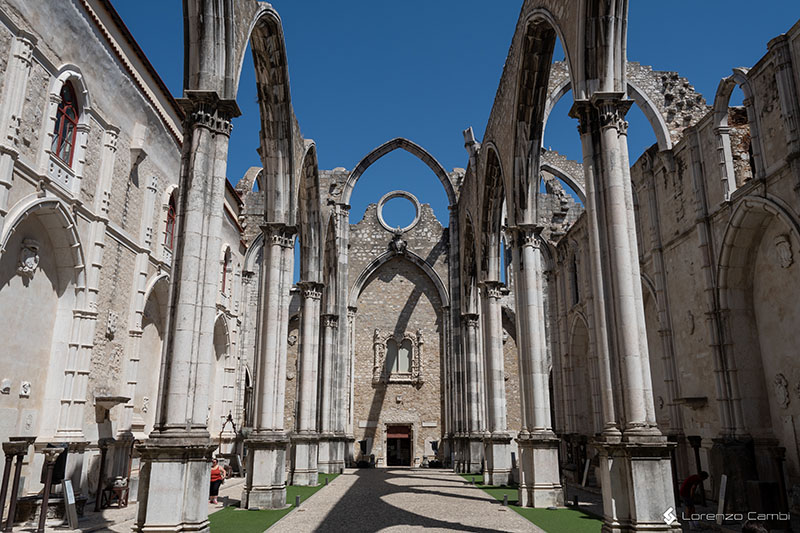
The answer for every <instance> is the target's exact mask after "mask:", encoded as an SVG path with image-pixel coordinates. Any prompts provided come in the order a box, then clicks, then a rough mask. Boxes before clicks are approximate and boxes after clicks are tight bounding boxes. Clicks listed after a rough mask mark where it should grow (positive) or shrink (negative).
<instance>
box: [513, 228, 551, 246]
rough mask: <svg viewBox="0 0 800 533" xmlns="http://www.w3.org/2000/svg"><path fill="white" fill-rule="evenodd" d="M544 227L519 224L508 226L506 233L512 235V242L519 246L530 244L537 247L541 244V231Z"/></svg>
mask: <svg viewBox="0 0 800 533" xmlns="http://www.w3.org/2000/svg"><path fill="white" fill-rule="evenodd" d="M543 230H544V227H542V226H538V225H535V224H520V225H518V226H515V227H511V228H508V230H507V233H508V234H509V235H511V236H513V240H514V244H515V245H516V246H519V247H520V248H524V247H526V246H530V247H531V248H539V247H540V246H541V244H542V231H543Z"/></svg>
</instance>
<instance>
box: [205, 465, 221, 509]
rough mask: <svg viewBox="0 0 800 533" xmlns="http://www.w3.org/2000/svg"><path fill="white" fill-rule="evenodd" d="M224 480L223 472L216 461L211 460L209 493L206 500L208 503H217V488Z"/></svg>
mask: <svg viewBox="0 0 800 533" xmlns="http://www.w3.org/2000/svg"><path fill="white" fill-rule="evenodd" d="M224 479H225V470H224V469H223V468H222V467H221V466H220V465H219V462H218V461H217V460H216V459H212V460H211V492H210V496H209V498H208V503H218V502H217V496H218V495H219V486H220V485H222V481H223V480H224Z"/></svg>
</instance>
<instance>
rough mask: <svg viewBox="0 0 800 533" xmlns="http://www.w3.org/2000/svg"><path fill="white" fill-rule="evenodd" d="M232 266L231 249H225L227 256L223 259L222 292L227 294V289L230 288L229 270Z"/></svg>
mask: <svg viewBox="0 0 800 533" xmlns="http://www.w3.org/2000/svg"><path fill="white" fill-rule="evenodd" d="M230 266H231V251H230V249H227V250H225V256H224V258H223V260H222V294H227V293H226V290H227V288H228V270H230Z"/></svg>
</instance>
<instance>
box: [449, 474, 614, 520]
mask: <svg viewBox="0 0 800 533" xmlns="http://www.w3.org/2000/svg"><path fill="white" fill-rule="evenodd" d="M461 477H463V478H464V479H466V480H467V481H468V482H472V480H473V478H474V479H475V486H476V487H478V488H479V489H482V490H483V491H484V492H486V493H487V494H489V495H490V496H492V497H493V498H495V499H496V500H498V501H501V502H502V501H503V495H508V506H509V507H510V508H511V509H513V510H514V511H516V512H517V513H518V514H519V515H521V516H522V517H524V518H525V519H527V520H528V521H530V522H533V523H534V524H536V525H537V526H539V527H540V528H542V529H544V530H545V531H547V533H599V531H600V529H601V528H602V526H603V521H602V520H601V519H599V518H598V517H596V516H595V515H593V514H590V513H587V512H585V511H581V510H578V509H570V508H566V509H564V508H562V509H555V510H548V509H534V508H532V507H520V506H519V505H517V503H519V493H518V492H517V487H516V486H511V487H509V486H502V487H497V486H491V485H484V484H483V483H481V481H482V480H483V476H482V475H480V474H461Z"/></svg>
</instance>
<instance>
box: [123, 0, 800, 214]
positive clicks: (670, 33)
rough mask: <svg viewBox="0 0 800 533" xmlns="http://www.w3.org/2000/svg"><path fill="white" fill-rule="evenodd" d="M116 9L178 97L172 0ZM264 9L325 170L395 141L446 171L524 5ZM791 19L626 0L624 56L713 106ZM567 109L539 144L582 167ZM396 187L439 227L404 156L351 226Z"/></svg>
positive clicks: (747, 7) (795, 9) (253, 127)
mask: <svg viewBox="0 0 800 533" xmlns="http://www.w3.org/2000/svg"><path fill="white" fill-rule="evenodd" d="M113 2H114V5H115V6H116V8H117V10H118V11H119V12H120V14H121V16H122V18H123V20H125V22H126V24H127V25H128V27H129V28H130V30H131V32H132V33H133V35H134V36H135V37H136V39H137V40H138V42H139V44H140V45H141V46H142V48H143V49H144V51H145V53H147V54H148V56H149V58H150V60H151V62H152V63H153V65H154V66H155V67H156V69H157V70H158V71H159V73H160V74H161V77H162V78H163V79H164V81H165V82H166V84H167V86H168V87H169V88H170V90H171V91H172V92H173V94H174V95H176V96H180V95H181V93H182V90H183V89H182V84H183V36H182V31H183V24H182V12H181V2H179V1H178V0H169V1H164V0H113ZM273 5H274V6H275V8H276V9H277V10H278V12H279V13H280V14H281V17H282V19H283V24H284V32H285V36H286V45H287V53H288V57H289V75H290V83H291V92H292V101H293V105H294V110H295V113H296V115H297V117H298V120H299V122H300V127H301V129H302V132H303V135H304V136H305V137H306V138H311V139H314V140H315V141H316V143H317V148H318V153H319V164H320V168H323V169H331V168H334V167H340V166H341V167H345V168H347V169H352V168H353V167H354V166H355V165H356V164H357V163H358V162H359V161H360V160H361V158H362V157H363V156H364V155H366V154H367V153H368V152H369V151H370V150H372V149H373V148H375V147H377V146H379V145H380V144H382V143H384V142H385V141H387V140H389V139H392V138H394V137H408V138H409V139H411V140H413V141H414V142H416V143H418V144H420V145H422V146H423V147H424V148H426V149H427V150H428V151H430V153H431V154H432V155H433V156H434V157H436V158H437V159H438V160H439V162H441V163H442V165H443V166H444V167H445V169H447V170H450V169H452V168H454V167H462V168H463V167H466V165H467V153H466V151H465V150H464V147H463V137H462V135H461V131H462V130H463V129H465V128H467V127H469V126H472V127H473V128H474V129H475V133H476V135H477V137H478V139H479V140H480V139H481V138H482V136H483V131H484V129H485V127H486V121H487V119H488V117H489V112H490V110H491V106H492V103H493V100H494V96H495V92H496V90H497V86H498V83H499V80H500V74H501V71H502V68H503V62H504V61H505V58H506V55H507V53H508V47H509V44H510V42H511V37H512V35H513V32H514V29H515V26H516V21H517V17H518V16H519V10H520V7H521V5H522V1H521V0H513V1H512V0H497V1H494V2H477V1H475V0H458V1H456V0H447V1H445V0H437V1H435V2H434V1H431V0H410V1H407V2H404V3H402V4H401V3H397V2H376V1H374V0H373V1H369V2H368V1H366V0H353V1H347V2H322V1H318V2H311V1H308V0H306V1H298V0H275V1H274V2H273ZM755 6H758V7H755ZM401 7H402V9H401ZM798 18H800V2H798V1H797V0H770V1H769V2H765V3H762V4H754V3H753V2H752V1H744V0H702V1H697V0H673V1H671V2H653V1H647V0H632V1H631V6H630V19H629V25H628V58H629V60H632V61H639V62H641V63H643V64H646V65H652V66H653V67H654V68H656V69H658V70H677V71H678V72H680V74H681V75H683V76H685V77H687V78H688V79H689V81H690V82H691V83H693V85H694V86H695V88H696V89H697V90H699V91H700V92H701V93H702V94H703V95H705V97H706V99H707V101H708V102H709V103H711V101H712V100H713V97H714V93H715V91H716V88H717V85H718V83H719V80H720V79H721V78H723V77H725V76H727V75H729V74H730V72H731V69H732V68H733V67H739V66H746V67H749V66H751V65H753V64H754V63H755V62H756V61H758V59H759V58H761V57H762V56H763V55H764V54H765V53H766V44H767V41H769V40H770V39H771V38H772V37H774V36H776V35H778V34H780V33H783V32H785V31H786V30H788V29H789V28H790V27H791V26H792V25H793V24H794V23H795V22H796V21H797V19H798ZM252 72H253V71H252V62H250V63H246V64H245V71H244V75H243V78H242V84H241V88H240V91H239V99H238V100H239V106H240V107H241V109H242V111H243V113H244V115H243V116H242V117H240V118H238V119H236V121H235V122H234V126H235V128H234V133H233V136H232V138H231V147H230V157H229V163H228V176H229V179H230V180H231V181H232V182H234V183H235V182H237V181H238V179H239V178H240V177H241V176H242V175H243V174H244V172H245V170H246V169H247V168H249V167H250V166H258V165H260V161H259V159H258V155H257V154H256V151H255V150H256V148H257V146H258V131H259V117H258V107H257V105H256V96H255V82H254V77H253V73H252ZM568 100H569V98H565V99H563V100H562V102H561V103H560V104H559V106H557V108H556V109H555V110H554V113H553V116H552V118H551V120H550V122H549V124H548V129H547V132H546V134H545V146H546V147H551V148H552V149H554V150H558V151H560V152H562V153H565V154H567V155H568V156H569V157H571V158H574V159H578V158H579V157H580V146H579V142H578V134H577V130H576V124H575V122H574V121H573V120H572V119H570V118H568V117H567V116H566V111H567V110H568V109H569V106H570V103H569V102H568ZM629 121H630V129H629V143H630V148H631V160H632V161H633V160H635V159H636V158H638V156H639V155H640V154H641V153H642V151H643V150H644V149H645V148H647V147H648V146H650V145H651V144H653V143H654V142H655V136H654V135H653V132H652V130H651V129H650V126H649V124H648V123H647V122H646V120H645V119H644V117H643V116H642V115H641V113H640V112H639V111H638V110H636V109H634V110H633V111H631V114H630V115H629ZM395 189H405V190H408V191H409V192H412V193H413V194H415V195H416V196H417V197H418V198H419V199H420V201H421V202H423V203H430V204H431V205H432V206H433V207H434V210H435V212H436V214H437V216H438V218H439V220H440V221H441V222H442V223H443V224H445V225H446V224H447V199H446V196H445V194H444V191H443V190H442V187H441V185H440V184H439V182H438V180H437V179H436V178H435V176H434V175H433V174H432V173H431V172H430V171H429V170H428V169H427V167H426V166H424V165H423V164H422V163H420V162H419V161H418V160H417V159H415V158H414V157H412V156H410V155H408V154H406V153H405V152H402V151H395V152H393V153H392V154H390V155H389V156H386V157H384V158H383V159H381V160H380V161H379V162H378V163H376V164H375V165H373V166H372V167H371V168H370V169H369V171H368V172H367V173H366V174H365V175H364V177H363V179H362V180H361V181H360V182H359V185H358V186H357V187H356V189H355V192H354V195H353V198H352V202H351V203H352V205H353V211H352V215H351V222H356V221H358V220H360V219H361V217H362V215H363V212H364V209H365V208H366V205H367V204H368V203H374V202H377V201H378V199H379V198H380V197H381V196H382V195H383V194H384V193H386V192H388V191H391V190H395ZM403 202H404V201H403V200H395V201H394V202H393V203H397V204H399V205H401V206H402V205H403ZM387 211H389V210H388V209H387ZM404 216H410V215H408V214H407V213H404V212H403V209H402V208H396V209H394V210H392V212H391V213H389V214H388V218H390V220H389V222H390V223H397V224H398V225H399V224H402V223H403V220H402V219H403V217H404Z"/></svg>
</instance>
